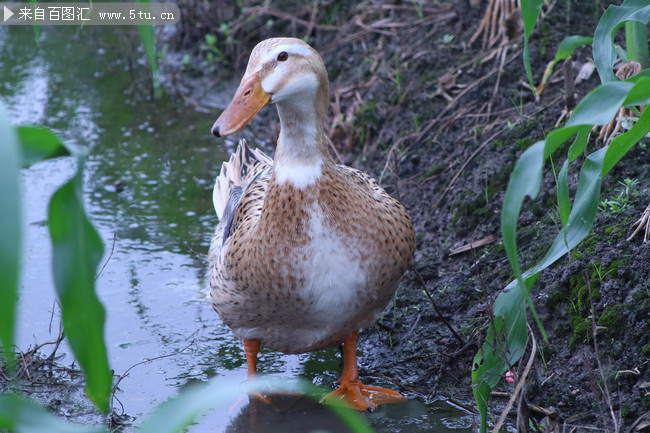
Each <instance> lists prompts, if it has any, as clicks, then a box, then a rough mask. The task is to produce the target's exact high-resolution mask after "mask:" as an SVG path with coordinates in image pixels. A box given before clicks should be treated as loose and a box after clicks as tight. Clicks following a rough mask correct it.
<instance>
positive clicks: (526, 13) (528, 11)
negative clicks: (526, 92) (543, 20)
mask: <svg viewBox="0 0 650 433" xmlns="http://www.w3.org/2000/svg"><path fill="white" fill-rule="evenodd" d="M542 3H543V2H542V0H521V15H522V17H523V21H524V67H525V68H526V76H527V77H528V83H529V84H530V88H531V89H534V88H535V84H534V83H533V72H532V70H531V68H530V53H529V52H528V38H529V37H530V33H531V32H532V31H533V27H535V23H536V22H537V18H538V17H539V13H540V11H541V10H542Z"/></svg>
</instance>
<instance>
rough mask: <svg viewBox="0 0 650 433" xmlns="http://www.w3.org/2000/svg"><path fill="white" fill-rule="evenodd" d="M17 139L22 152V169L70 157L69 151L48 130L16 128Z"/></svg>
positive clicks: (28, 127)
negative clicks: (49, 160)
mask: <svg viewBox="0 0 650 433" xmlns="http://www.w3.org/2000/svg"><path fill="white" fill-rule="evenodd" d="M16 131H17V132H18V139H19V141H20V150H21V151H22V152H21V153H22V162H21V165H22V167H29V166H30V165H32V164H35V163H37V162H39V161H43V160H44V159H48V158H56V157H58V156H65V155H70V151H69V150H68V148H67V147H66V146H65V145H64V144H63V142H62V141H61V140H60V139H59V137H57V136H56V135H55V134H54V133H53V132H52V131H51V130H50V129H49V128H44V127H42V126H18V127H17V128H16Z"/></svg>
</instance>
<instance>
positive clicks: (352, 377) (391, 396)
mask: <svg viewBox="0 0 650 433" xmlns="http://www.w3.org/2000/svg"><path fill="white" fill-rule="evenodd" d="M358 335H359V333H358V332H355V333H354V334H352V335H350V336H349V337H347V338H346V339H345V340H344V341H343V374H342V375H341V378H340V379H339V383H340V386H339V388H338V389H337V390H335V391H332V392H331V393H329V394H327V395H326V396H325V398H324V399H323V401H324V402H325V403H332V404H336V403H337V401H340V400H344V401H345V402H346V403H347V404H348V405H349V406H351V407H353V408H354V409H357V410H362V411H369V410H372V409H374V408H375V407H377V406H379V405H380V404H387V403H400V402H404V401H406V397H404V396H403V395H402V394H400V393H399V392H397V391H393V390H392V389H386V388H379V387H376V386H371V385H364V384H362V383H361V381H360V380H359V372H358V371H357V338H358Z"/></svg>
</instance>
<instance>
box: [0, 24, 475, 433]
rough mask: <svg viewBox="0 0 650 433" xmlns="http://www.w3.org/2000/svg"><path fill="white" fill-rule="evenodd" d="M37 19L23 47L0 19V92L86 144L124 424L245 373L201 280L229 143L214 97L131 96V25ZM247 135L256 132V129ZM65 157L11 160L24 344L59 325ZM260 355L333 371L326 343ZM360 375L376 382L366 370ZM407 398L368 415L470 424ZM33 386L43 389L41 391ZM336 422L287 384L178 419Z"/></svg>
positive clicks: (270, 365) (293, 371)
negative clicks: (259, 402) (59, 212)
mask: <svg viewBox="0 0 650 433" xmlns="http://www.w3.org/2000/svg"><path fill="white" fill-rule="evenodd" d="M40 32H41V40H40V45H39V46H38V47H37V46H36V45H35V43H34V40H33V38H34V33H33V30H32V29H31V28H27V27H13V28H8V27H2V28H0V63H1V67H0V97H1V98H2V100H3V101H4V103H5V104H6V105H8V107H9V110H10V113H11V116H12V121H13V122H14V123H15V124H24V123H28V124H39V125H45V126H48V127H50V128H52V129H54V130H55V131H56V132H57V133H58V134H59V135H60V136H61V137H62V138H63V139H64V140H66V142H68V143H70V144H71V145H74V146H79V147H84V148H87V149H88V150H89V157H88V159H87V161H86V163H85V165H84V168H85V180H86V184H85V198H86V206H87V210H88V213H89V214H90V217H91V220H92V221H93V222H94V224H95V225H96V227H97V228H98V230H99V232H100V234H101V236H102V238H103V239H104V242H105V245H106V258H105V259H106V264H105V267H104V268H103V270H102V272H101V274H100V276H99V278H98V280H97V290H98V293H99V296H100V298H101V300H102V302H103V303H104V305H105V307H106V310H107V323H106V332H105V334H106V341H107V346H108V352H109V357H110V364H111V367H112V368H113V369H114V371H115V374H116V375H122V374H124V373H125V372H127V371H128V376H127V377H125V378H123V379H122V380H121V382H120V384H119V391H118V392H117V393H116V400H114V406H115V408H116V411H117V412H118V413H119V412H122V411H123V412H124V413H125V414H128V415H129V416H131V417H135V424H136V425H137V423H138V419H142V417H144V416H146V414H147V413H149V412H151V411H152V410H153V409H154V408H155V406H156V405H157V404H159V403H161V402H163V401H165V400H166V399H167V398H169V397H171V396H173V395H175V394H177V393H178V391H179V389H180V388H182V387H183V386H185V385H186V384H188V383H191V382H194V381H204V380H208V379H211V380H217V381H218V380H222V381H224V383H233V381H235V383H236V382H237V381H238V380H244V379H245V372H246V369H245V360H244V355H243V350H242V347H241V344H240V343H239V342H238V341H236V340H235V339H234V338H233V336H232V335H231V334H230V332H229V330H228V329H227V327H226V326H225V325H224V324H223V323H221V322H220V320H219V319H218V317H217V315H216V314H215V313H214V312H213V311H212V309H211V307H210V304H209V302H208V289H207V284H206V279H205V267H206V255H205V254H206V251H207V248H208V244H209V239H210V236H211V233H212V231H213V228H214V226H215V225H216V223H217V220H216V217H215V216H214V210H213V208H212V203H211V188H212V182H213V179H214V177H215V175H216V174H217V171H218V167H219V166H220V162H221V161H222V160H223V159H224V158H226V156H227V155H228V153H229V152H230V151H231V149H232V147H233V146H234V142H233V141H226V142H225V143H224V142H223V141H219V140H216V139H215V138H214V137H212V136H210V134H209V129H210V126H211V124H212V122H213V120H214V118H215V116H216V114H217V112H218V111H217V110H216V109H215V110H213V111H211V112H210V111H209V110H208V111H206V110H197V109H196V108H195V107H194V106H192V105H191V104H187V103H186V102H184V100H183V99H181V98H180V97H171V96H163V97H162V98H160V99H159V100H157V101H156V102H155V103H151V102H148V101H146V95H147V94H148V92H149V89H148V88H147V86H148V84H147V81H146V79H143V78H142V74H131V73H130V72H129V70H128V65H129V63H130V62H129V58H134V59H138V58H141V57H142V56H141V54H139V53H135V55H132V54H129V53H131V52H132V51H133V50H135V48H134V47H135V46H137V43H136V41H137V35H135V34H133V33H125V32H126V30H124V29H114V28H102V29H99V30H98V29H97V28H92V29H91V28H88V29H84V30H82V31H79V29H73V28H67V27H56V28H41V29H40ZM136 67H137V66H136ZM213 84H214V82H212V83H210V82H209V81H206V82H205V83H201V82H197V83H195V89H196V91H195V92H194V93H192V92H191V91H190V92H189V93H190V95H191V96H193V97H195V98H198V100H199V101H200V102H201V104H204V105H207V106H214V107H219V106H221V107H223V106H224V105H225V103H226V102H227V98H228V97H229V96H230V95H231V94H232V92H233V89H234V85H235V83H227V84H223V83H220V84H219V85H218V86H214V85H213ZM249 131H250V130H249ZM246 133H247V134H251V133H250V132H246ZM247 138H248V139H249V141H252V142H253V143H255V137H252V136H249V137H247ZM74 169H75V161H74V159H73V158H59V159H56V160H52V161H46V162H42V163H39V164H36V165H35V166H33V167H31V168H29V169H26V170H23V172H22V183H23V202H24V203H23V207H24V213H23V216H24V221H25V223H24V227H25V236H24V237H25V241H24V242H25V246H24V249H23V276H22V286H21V290H22V292H21V296H20V304H19V309H20V311H19V330H18V344H19V346H20V347H21V348H23V349H25V348H27V347H28V346H30V345H33V344H34V342H38V343H44V342H46V341H49V340H52V339H54V338H55V336H56V334H57V332H58V318H57V312H56V308H55V306H54V299H55V297H54V287H53V282H52V275H51V270H50V260H51V251H50V245H49V239H48V235H47V225H46V218H47V217H46V215H47V203H48V201H49V198H50V196H51V195H52V193H53V192H54V190H55V189H56V188H57V187H58V186H59V185H61V184H62V183H63V182H64V181H65V180H66V179H67V178H68V177H69V176H70V175H71V174H72V173H73V171H74ZM52 312H54V314H52ZM44 350H45V351H46V354H47V353H48V352H47V349H44ZM58 354H59V355H61V357H60V358H59V359H58V362H59V363H61V364H71V363H72V362H73V359H72V357H71V356H70V354H69V353H68V349H67V347H65V345H64V346H63V347H62V348H60V349H59V351H58ZM259 364H260V365H259V368H260V370H261V371H263V372H266V373H269V374H272V375H275V376H279V377H287V378H293V377H302V378H304V379H306V380H309V381H312V382H314V383H316V384H318V385H322V386H325V387H330V388H331V387H333V386H334V385H335V381H336V379H337V375H338V373H339V371H340V359H339V355H338V353H337V350H335V349H333V350H328V351H320V352H316V353H311V354H305V355H300V356H283V355H279V354H277V353H274V352H268V351H263V352H262V354H261V356H260V363H259ZM362 373H364V372H363V370H362ZM365 373H367V372H365ZM365 380H367V381H368V382H371V383H377V384H382V381H381V380H380V379H374V380H373V378H372V377H370V376H369V375H368V374H365ZM384 385H388V384H386V383H384ZM80 395H81V394H78V395H75V396H72V397H70V399H68V400H64V403H63V404H66V405H69V406H70V407H69V408H66V409H65V410H64V412H66V413H68V414H69V415H70V416H71V417H72V418H75V419H77V420H80V421H85V422H90V421H96V418H93V417H92V416H90V417H89V416H88V415H84V414H83V412H85V410H84V409H83V408H86V407H87V403H86V402H83V401H82V400H83V399H82V398H81V397H80ZM409 397H410V401H409V403H406V404H401V405H393V406H387V407H382V408H380V409H379V410H377V411H376V412H374V413H372V414H370V415H367V418H368V419H369V421H370V422H371V424H372V425H373V426H374V427H375V429H376V430H377V431H380V432H381V431H383V432H424V431H427V432H430V431H436V432H446V431H453V432H459V431H470V430H469V428H470V426H471V424H472V418H471V416H469V415H467V414H466V413H465V412H462V411H460V410H458V409H455V408H454V407H452V406H451V405H449V404H448V403H446V402H441V401H437V402H426V403H425V399H424V398H423V397H422V396H417V395H409ZM40 398H41V399H42V400H44V402H45V403H48V400H47V392H45V393H44V394H43V395H40ZM80 408H81V409H80ZM309 423H311V424H309ZM336 423H337V421H336V420H332V417H331V414H330V413H329V412H328V411H326V410H323V409H322V408H320V407H319V406H317V405H314V404H310V403H309V402H305V401H303V400H302V399H294V400H292V399H291V398H289V400H288V401H287V399H284V400H283V401H280V402H278V407H275V408H273V409H269V408H264V407H263V408H252V409H251V408H250V407H249V406H248V403H247V399H240V400H235V401H233V402H232V404H230V405H227V406H226V407H217V408H215V409H214V410H213V411H212V412H211V413H210V414H208V415H207V416H206V417H204V418H202V419H201V420H199V422H197V424H196V425H194V426H192V428H191V429H190V431H193V432H208V431H210V432H221V431H224V432H225V431H228V432H230V431H233V432H234V431H267V432H269V431H294V430H290V429H289V427H288V426H292V427H291V428H293V429H295V431H305V430H309V429H312V428H313V429H315V428H322V429H330V430H332V431H339V430H340V425H339V424H336Z"/></svg>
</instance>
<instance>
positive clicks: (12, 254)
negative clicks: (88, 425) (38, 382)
mask: <svg viewBox="0 0 650 433" xmlns="http://www.w3.org/2000/svg"><path fill="white" fill-rule="evenodd" d="M0 137H2V144H0V191H1V193H0V209H2V212H0V239H2V242H0V341H1V342H2V348H3V351H2V353H3V358H4V360H5V362H6V363H7V365H11V364H12V362H11V360H12V356H13V355H12V353H13V342H14V320H15V317H16V302H17V300H18V292H17V290H18V271H19V266H20V251H21V229H22V227H21V219H20V214H21V211H20V188H19V185H18V170H19V153H18V140H17V137H16V133H15V131H14V128H13V127H12V126H11V123H10V122H9V115H8V113H7V112H6V110H5V107H4V105H3V104H2V103H1V102H0Z"/></svg>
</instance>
